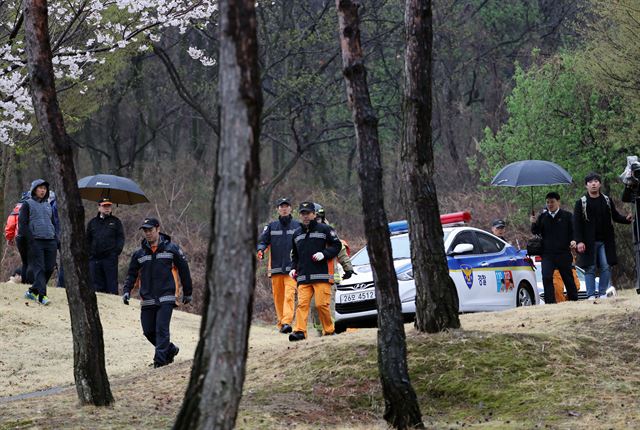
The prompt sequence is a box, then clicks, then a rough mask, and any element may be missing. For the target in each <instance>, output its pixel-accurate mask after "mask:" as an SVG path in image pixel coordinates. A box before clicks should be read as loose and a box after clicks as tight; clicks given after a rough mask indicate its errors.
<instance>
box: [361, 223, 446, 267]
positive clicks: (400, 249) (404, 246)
mask: <svg viewBox="0 0 640 430" xmlns="http://www.w3.org/2000/svg"><path fill="white" fill-rule="evenodd" d="M447 236H449V232H448V231H445V232H444V239H443V242H445V241H446V240H447ZM391 252H392V254H393V259H394V260H402V259H406V258H411V249H410V246H409V236H408V235H402V236H391ZM351 264H353V265H354V266H362V265H365V264H371V263H370V262H369V253H368V252H367V248H366V247H365V248H362V249H361V250H360V251H358V252H357V253H356V254H355V255H354V256H353V258H351Z"/></svg>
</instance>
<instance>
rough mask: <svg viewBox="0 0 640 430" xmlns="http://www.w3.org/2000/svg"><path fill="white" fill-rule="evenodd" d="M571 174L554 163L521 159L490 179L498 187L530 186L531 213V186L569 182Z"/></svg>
mask: <svg viewBox="0 0 640 430" xmlns="http://www.w3.org/2000/svg"><path fill="white" fill-rule="evenodd" d="M571 182H572V178H571V175H569V173H567V171H566V170H564V169H563V168H562V167H560V166H558V165H557V164H556V163H552V162H551V161H544V160H523V161H516V162H515V163H511V164H508V165H506V166H505V167H503V168H502V170H500V171H499V172H498V174H497V175H496V176H495V177H494V178H493V180H492V181H491V185H495V186H498V187H532V188H531V212H532V213H533V187H535V186H544V185H557V184H570V183H571Z"/></svg>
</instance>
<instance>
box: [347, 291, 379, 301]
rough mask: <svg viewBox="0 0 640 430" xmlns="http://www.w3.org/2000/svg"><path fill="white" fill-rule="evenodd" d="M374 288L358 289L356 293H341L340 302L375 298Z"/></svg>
mask: <svg viewBox="0 0 640 430" xmlns="http://www.w3.org/2000/svg"><path fill="white" fill-rule="evenodd" d="M375 298H376V292H375V290H370V291H359V292H357V293H349V294H343V295H342V296H340V303H353V302H364V301H365V300H375Z"/></svg>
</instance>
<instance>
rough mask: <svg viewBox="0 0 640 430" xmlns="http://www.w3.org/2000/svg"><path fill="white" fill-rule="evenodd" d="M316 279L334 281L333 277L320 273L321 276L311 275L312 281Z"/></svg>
mask: <svg viewBox="0 0 640 430" xmlns="http://www.w3.org/2000/svg"><path fill="white" fill-rule="evenodd" d="M316 279H324V280H329V279H333V275H329V274H328V273H319V274H314V275H309V280H310V281H314V280H316Z"/></svg>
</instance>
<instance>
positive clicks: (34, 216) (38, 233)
mask: <svg viewBox="0 0 640 430" xmlns="http://www.w3.org/2000/svg"><path fill="white" fill-rule="evenodd" d="M18 232H19V233H18V234H19V235H20V236H24V237H25V238H26V240H27V243H28V245H27V247H28V249H29V269H30V271H31V273H32V275H33V285H32V286H31V288H29V290H28V291H27V292H26V293H25V294H24V297H25V298H26V299H29V300H35V301H37V302H38V303H40V304H43V305H48V304H49V302H50V301H49V298H48V297H47V282H49V278H51V275H52V274H53V270H54V269H55V267H56V253H57V237H56V230H55V227H54V224H53V210H52V209H51V205H50V204H49V183H48V182H47V181H45V180H44V179H36V180H35V181H33V182H32V183H31V192H30V197H29V199H27V201H26V202H24V204H23V205H22V206H21V207H20V214H19V215H18Z"/></svg>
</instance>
